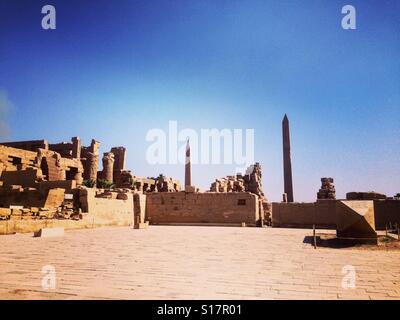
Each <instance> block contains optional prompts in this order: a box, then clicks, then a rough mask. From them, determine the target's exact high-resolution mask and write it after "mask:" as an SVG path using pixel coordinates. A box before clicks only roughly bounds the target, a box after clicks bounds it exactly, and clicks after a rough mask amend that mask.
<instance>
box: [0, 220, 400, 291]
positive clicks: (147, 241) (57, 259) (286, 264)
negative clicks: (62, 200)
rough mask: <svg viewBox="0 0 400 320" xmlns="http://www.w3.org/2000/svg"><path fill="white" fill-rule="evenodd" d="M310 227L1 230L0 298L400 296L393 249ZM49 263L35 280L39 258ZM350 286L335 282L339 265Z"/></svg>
mask: <svg viewBox="0 0 400 320" xmlns="http://www.w3.org/2000/svg"><path fill="white" fill-rule="evenodd" d="M311 233H312V232H311V230H300V229H272V228H263V229H261V228H233V227H184V226H177V227H173V226H151V227H150V228H149V229H144V230H133V229H130V228H127V227H119V228H104V229H94V230H76V231H67V232H66V234H65V236H64V237H59V238H47V239H46V238H33V237H32V235H31V234H29V235H28V234H17V235H9V236H0V299H10V298H11V299H21V298H22V299H175V298H178V299H351V298H356V299H400V251H399V250H395V251H387V250H365V249H360V248H345V249H332V248H318V249H317V250H315V249H313V248H312V246H310V245H309V244H306V243H304V242H303V240H304V238H305V236H309V235H311ZM46 265H51V266H53V267H54V268H55V271H56V288H55V289H48V290H47V289H44V288H43V287H42V279H43V277H44V276H45V274H43V273H42V268H43V266H46ZM345 265H352V266H354V267H355V270H356V278H355V279H356V282H355V285H356V288H355V289H344V288H342V279H343V277H344V276H345V275H344V274H343V273H342V268H343V267H344V266H345Z"/></svg>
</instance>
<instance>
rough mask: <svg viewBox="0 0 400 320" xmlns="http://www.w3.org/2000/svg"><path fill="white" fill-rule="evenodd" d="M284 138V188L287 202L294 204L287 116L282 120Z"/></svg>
mask: <svg viewBox="0 0 400 320" xmlns="http://www.w3.org/2000/svg"><path fill="white" fill-rule="evenodd" d="M282 137H283V179H284V188H285V191H284V192H285V193H286V195H287V202H293V181H292V160H291V157H290V130H289V119H288V117H287V115H286V114H285V116H284V117H283V120H282Z"/></svg>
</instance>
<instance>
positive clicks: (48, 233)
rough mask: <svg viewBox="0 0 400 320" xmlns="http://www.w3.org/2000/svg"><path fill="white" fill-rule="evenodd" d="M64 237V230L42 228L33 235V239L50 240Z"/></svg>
mask: <svg viewBox="0 0 400 320" xmlns="http://www.w3.org/2000/svg"><path fill="white" fill-rule="evenodd" d="M63 235H64V228H42V229H40V230H39V231H37V232H35V233H34V236H35V237H40V238H50V237H60V236H63Z"/></svg>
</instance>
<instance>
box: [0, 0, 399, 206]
mask: <svg viewBox="0 0 400 320" xmlns="http://www.w3.org/2000/svg"><path fill="white" fill-rule="evenodd" d="M45 4H52V5H54V6H55V7H56V10H57V29H56V30H53V31H44V30H42V29H41V19H42V16H43V15H42V14H41V7H42V6H43V5H45ZM345 4H352V5H354V6H355V7H356V10H357V29H356V30H347V31H346V30H343V29H342V28H341V19H342V16H343V15H342V14H341V8H342V6H343V5H345ZM399 57H400V1H397V0H392V1H366V0H364V1H353V0H351V1H328V0H326V1H323V0H315V1H311V0H310V1H266V0H263V1H252V0H250V1H249V0H247V1H222V0H219V1H215V0H206V1H190V0H181V1H151V0H146V1H145V0H143V1H104V0H96V1H94V0H93V1H82V0H80V1H77V0H68V1H56V0H46V1H22V0H12V1H11V0H10V1H9V0H1V1H0V117H1V118H0V134H1V135H2V136H1V139H0V140H24V139H41V138H46V139H48V140H50V141H51V142H59V141H68V140H69V139H70V138H71V137H72V136H75V135H79V136H80V137H81V138H82V139H83V142H84V144H89V143H90V139H91V138H96V139H98V140H99V141H101V142H102V149H101V151H102V152H105V151H107V150H108V149H109V148H110V147H111V146H119V145H122V146H126V147H127V148H128V167H129V168H130V169H131V170H132V171H133V172H134V173H135V174H137V175H141V176H153V175H157V174H158V173H160V172H162V173H164V174H166V175H170V176H174V177H177V178H178V179H180V180H181V181H183V176H184V171H183V167H182V166H180V165H165V166H151V165H149V164H148V163H147V162H146V159H145V153H146V149H147V147H148V146H149V143H148V142H146V141H145V135H146V133H147V131H148V130H149V129H151V128H163V129H167V126H168V121H169V120H177V121H178V126H179V129H183V128H194V129H196V130H199V129H200V128H218V129H223V128H231V129H233V128H243V129H246V128H254V130H255V147H256V153H255V158H256V160H257V161H259V162H260V163H261V164H262V166H263V182H264V190H265V192H266V194H267V197H268V198H269V199H270V200H280V199H281V194H282V190H283V181H282V180H283V179H282V176H283V174H282V146H281V140H282V138H281V120H282V117H283V115H284V114H285V113H287V114H288V116H289V119H290V122H291V136H292V162H293V180H294V193H295V200H298V201H309V200H313V199H315V197H316V192H317V190H318V188H319V186H320V181H319V179H320V177H323V176H331V177H333V178H334V179H335V184H336V189H337V193H338V195H339V197H344V195H345V193H346V192H348V191H370V190H375V191H379V192H384V193H387V194H388V195H393V194H394V193H396V192H400V165H399V159H400V157H399V156H400V140H399V139H400V121H399V120H400V59H399ZM6 126H7V127H8V131H7V130H6V128H5V127H6ZM234 168H235V166H234V165H226V166H223V165H196V166H194V168H193V182H194V183H195V184H196V185H198V186H200V187H202V188H203V189H205V188H207V187H208V186H209V184H210V183H211V182H212V181H213V180H214V179H215V178H216V177H220V176H224V175H227V174H231V173H233V171H234Z"/></svg>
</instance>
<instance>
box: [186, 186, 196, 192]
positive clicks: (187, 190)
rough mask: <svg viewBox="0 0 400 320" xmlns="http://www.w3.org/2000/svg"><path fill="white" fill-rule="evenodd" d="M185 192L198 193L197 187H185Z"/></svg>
mask: <svg viewBox="0 0 400 320" xmlns="http://www.w3.org/2000/svg"><path fill="white" fill-rule="evenodd" d="M185 192H188V193H194V192H196V187H194V186H185Z"/></svg>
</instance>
